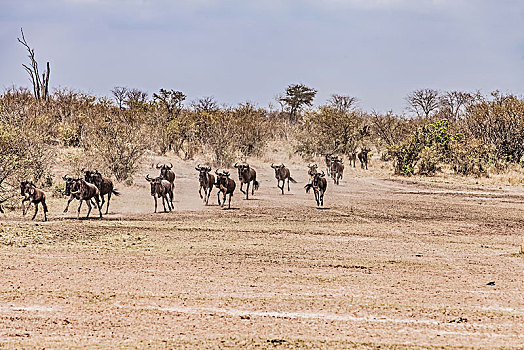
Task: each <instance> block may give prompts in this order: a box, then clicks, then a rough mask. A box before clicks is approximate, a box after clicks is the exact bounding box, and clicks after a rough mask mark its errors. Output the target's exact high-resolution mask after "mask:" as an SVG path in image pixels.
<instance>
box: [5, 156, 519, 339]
mask: <svg viewBox="0 0 524 350" xmlns="http://www.w3.org/2000/svg"><path fill="white" fill-rule="evenodd" d="M173 163H176V164H175V170H176V173H177V176H178V177H177V181H176V194H175V201H176V202H175V207H176V209H175V211H174V212H172V213H157V214H153V199H152V198H151V196H150V195H149V187H148V185H147V183H146V182H145V180H143V177H142V176H140V177H138V178H137V181H136V184H135V185H133V186H130V187H124V186H123V185H120V186H118V187H119V190H120V191H121V192H122V195H121V196H120V197H117V198H114V199H113V201H112V204H111V207H110V214H109V215H107V216H105V217H104V218H103V219H102V220H99V219H97V218H96V214H97V213H95V212H93V213H92V215H93V216H94V217H95V218H94V219H90V220H77V219H76V208H77V206H78V204H77V202H73V203H72V205H71V207H70V211H69V213H67V214H64V213H62V210H63V208H64V207H65V203H66V199H65V198H50V201H49V202H50V203H49V209H50V213H49V218H50V221H48V222H45V223H44V222H41V221H35V222H31V220H30V216H29V217H25V218H24V217H22V215H21V213H20V212H12V213H8V214H7V215H5V216H2V217H0V220H1V221H0V222H1V228H0V269H1V271H2V273H1V274H0V348H37V347H38V348H47V349H49V348H101V349H108V348H118V349H122V348H130V349H133V348H150V347H151V348H240V347H243V348H271V349H272V348H282V349H286V348H293V349H295V348H318V349H320V348H322V349H324V348H337V349H338V348H359V349H378V348H381V349H382V348H385V349H404V348H408V349H426V348H430V349H433V348H455V347H457V348H515V349H517V348H520V349H522V348H523V346H524V254H522V253H520V250H521V245H522V244H523V225H522V223H523V219H524V190H523V188H522V187H508V186H504V187H499V186H488V185H474V184H465V183H460V181H459V182H457V181H454V180H449V179H440V180H439V179H438V178H437V179H427V180H426V179H420V178H417V179H404V178H396V177H391V176H389V175H388V174H387V173H386V172H384V171H381V170H379V169H370V170H369V171H367V172H366V171H363V170H361V169H359V168H357V169H353V168H349V169H346V172H345V176H344V179H343V181H342V182H341V184H340V185H339V186H336V185H334V184H333V182H332V181H330V182H329V184H328V189H327V193H326V197H325V208H322V209H317V208H316V206H315V202H314V198H313V194H311V193H309V194H306V193H305V192H304V189H303V187H304V184H305V183H306V181H307V176H306V169H305V166H304V165H293V166H291V167H290V168H291V173H292V175H293V176H294V177H295V179H296V180H297V181H298V183H297V184H291V191H290V192H286V194H285V195H284V196H282V195H281V194H280V192H279V190H278V189H277V188H276V186H275V185H276V180H275V179H274V176H273V171H272V169H271V168H270V167H269V165H268V164H267V163H263V162H258V163H257V162H255V163H252V166H253V167H255V168H256V169H257V170H258V178H259V180H260V183H261V187H260V190H259V191H257V192H255V195H254V196H253V198H252V199H250V200H245V199H243V196H242V195H241V194H240V192H238V187H237V192H235V195H234V197H233V201H232V206H233V207H234V208H233V209H231V210H224V209H222V208H220V207H218V206H217V205H216V190H214V191H213V193H212V195H211V201H210V202H212V203H213V205H210V206H207V207H206V206H204V205H203V203H202V201H201V200H200V198H199V197H198V185H197V172H196V171H195V170H194V168H193V167H194V165H195V164H193V163H189V162H188V163H180V162H173ZM346 166H347V165H346ZM146 172H149V173H150V174H151V175H154V174H156V173H157V170H156V169H146V170H144V171H143V173H142V174H141V175H145V173H146ZM234 179H235V180H236V179H237V177H236V175H235V176H234ZM160 207H161V206H160ZM30 213H32V210H31V211H30ZM85 213H86V208H85V206H84V208H83V209H82V214H83V215H85ZM38 219H41V216H40V214H39V216H38Z"/></svg>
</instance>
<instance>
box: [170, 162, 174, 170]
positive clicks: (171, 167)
mask: <svg viewBox="0 0 524 350" xmlns="http://www.w3.org/2000/svg"><path fill="white" fill-rule="evenodd" d="M169 165H171V166H170V167H169V170H171V169H173V163H171V162H169Z"/></svg>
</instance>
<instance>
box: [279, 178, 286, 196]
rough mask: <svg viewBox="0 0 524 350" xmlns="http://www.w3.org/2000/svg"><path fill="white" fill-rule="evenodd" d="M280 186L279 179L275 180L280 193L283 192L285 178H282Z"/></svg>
mask: <svg viewBox="0 0 524 350" xmlns="http://www.w3.org/2000/svg"><path fill="white" fill-rule="evenodd" d="M282 181H283V182H282V187H280V180H278V181H277V187H278V189H279V190H280V191H282V194H284V185H285V183H286V180H282Z"/></svg>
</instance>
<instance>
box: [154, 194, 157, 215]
mask: <svg viewBox="0 0 524 350" xmlns="http://www.w3.org/2000/svg"><path fill="white" fill-rule="evenodd" d="M153 198H154V199H155V213H156V207H157V202H156V196H153Z"/></svg>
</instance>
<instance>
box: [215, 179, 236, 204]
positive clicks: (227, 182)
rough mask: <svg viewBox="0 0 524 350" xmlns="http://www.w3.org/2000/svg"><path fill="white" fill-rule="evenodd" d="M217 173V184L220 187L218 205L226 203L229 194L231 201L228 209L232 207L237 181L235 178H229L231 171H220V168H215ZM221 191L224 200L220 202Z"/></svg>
mask: <svg viewBox="0 0 524 350" xmlns="http://www.w3.org/2000/svg"><path fill="white" fill-rule="evenodd" d="M215 174H216V175H217V182H216V183H215V186H216V187H217V188H218V189H219V191H218V205H221V206H222V207H223V206H224V205H225V204H226V195H228V194H229V203H228V209H231V197H233V192H235V188H236V186H237V185H236V183H235V180H233V179H230V178H229V171H223V172H221V173H219V172H218V169H217V170H215ZM220 193H222V194H223V201H222V203H220Z"/></svg>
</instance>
